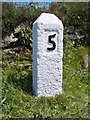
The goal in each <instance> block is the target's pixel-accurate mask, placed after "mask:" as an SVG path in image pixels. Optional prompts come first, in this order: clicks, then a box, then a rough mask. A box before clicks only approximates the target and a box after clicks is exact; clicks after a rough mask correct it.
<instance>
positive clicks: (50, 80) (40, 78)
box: [33, 13, 63, 97]
mask: <svg viewBox="0 0 90 120" xmlns="http://www.w3.org/2000/svg"><path fill="white" fill-rule="evenodd" d="M51 35H55V36H53V37H52V38H51V40H52V41H54V42H55V45H56V46H55V49H53V50H48V49H47V48H52V47H53V43H50V41H49V36H51ZM62 57H63V24H62V22H61V20H59V19H58V18H57V17H56V16H55V15H54V14H49V13H42V14H41V15H40V16H39V17H38V19H37V20H36V21H35V22H34V24H33V94H34V95H35V96H37V97H40V96H55V95H56V94H60V93H62Z"/></svg>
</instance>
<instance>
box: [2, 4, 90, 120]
mask: <svg viewBox="0 0 90 120" xmlns="http://www.w3.org/2000/svg"><path fill="white" fill-rule="evenodd" d="M34 5H35V4H29V5H28V6H27V7H16V5H15V4H12V3H3V15H2V20H3V38H4V37H5V36H6V35H8V34H10V33H11V32H12V31H14V28H15V27H16V26H17V25H18V24H20V23H22V22H25V23H26V22H27V23H28V25H29V26H30V27H26V28H25V29H21V31H19V32H18V33H15V32H14V36H15V37H17V38H18V41H19V43H18V44H20V43H21V45H22V44H23V45H24V46H25V47H24V48H23V49H22V50H20V51H19V52H17V51H14V52H11V53H5V52H4V51H0V55H2V81H3V82H2V101H1V103H0V105H2V117H3V118H32V119H34V120H35V119H38V120H40V119H41V120H42V119H43V118H46V119H48V120H49V119H52V118H54V119H55V118H60V119H61V118H72V119H73V118H79V119H81V118H88V89H89V88H88V87H89V86H88V83H89V79H88V70H87V68H86V66H85V64H84V62H85V61H84V59H83V57H84V56H85V55H87V54H88V50H89V52H90V49H89V47H88V42H86V41H88V35H87V25H88V20H87V17H85V15H86V14H88V13H87V11H86V10H87V5H86V3H85V4H83V3H80V6H82V5H83V6H82V7H80V8H79V5H78V4H77V3H74V4H73V3H71V4H68V3H51V6H50V8H48V9H47V8H46V9H44V11H45V12H51V13H54V14H56V15H57V16H58V17H59V18H60V19H61V20H62V21H63V23H64V26H65V30H64V57H63V94H61V95H56V96H55V97H41V98H35V97H33V96H32V49H31V47H30V46H29V45H31V42H32V41H31V38H32V30H31V28H32V23H33V21H34V20H35V19H36V18H37V17H38V16H39V15H40V13H41V12H43V9H42V8H37V9H36V7H35V6H34ZM6 8H8V9H6ZM76 8H77V9H76ZM11 11H12V12H11ZM83 15H84V17H83ZM84 18H85V19H84ZM79 21H80V22H79ZM11 25H12V26H11ZM69 25H73V26H74V28H75V29H77V30H78V31H79V32H80V34H81V35H84V36H85V37H83V41H84V42H83V43H81V42H78V43H77V46H76V47H73V40H70V39H69V37H67V27H68V26H69ZM83 31H85V32H84V33H83ZM77 41H80V39H78V40H77ZM12 51H13V49H12Z"/></svg>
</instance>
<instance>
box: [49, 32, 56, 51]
mask: <svg viewBox="0 0 90 120" xmlns="http://www.w3.org/2000/svg"><path fill="white" fill-rule="evenodd" d="M55 36H56V34H54V35H49V36H48V42H49V43H51V44H53V46H52V47H50V48H47V50H50V51H52V50H54V49H55V48H56V43H55V42H54V41H52V40H51V39H52V38H54V37H55Z"/></svg>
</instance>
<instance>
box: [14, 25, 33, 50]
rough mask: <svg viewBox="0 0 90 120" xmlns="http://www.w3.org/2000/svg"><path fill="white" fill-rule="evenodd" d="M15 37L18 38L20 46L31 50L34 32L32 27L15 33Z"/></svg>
mask: <svg viewBox="0 0 90 120" xmlns="http://www.w3.org/2000/svg"><path fill="white" fill-rule="evenodd" d="M14 36H15V37H16V38H18V44H19V45H22V46H25V47H27V48H31V46H32V30H31V28H30V27H26V28H23V29H21V30H20V31H19V32H18V33H14Z"/></svg>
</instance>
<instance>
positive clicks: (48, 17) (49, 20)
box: [34, 13, 63, 28]
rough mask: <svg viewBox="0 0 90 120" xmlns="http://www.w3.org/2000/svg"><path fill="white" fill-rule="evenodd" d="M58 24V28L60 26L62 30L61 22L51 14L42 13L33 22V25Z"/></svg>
mask: <svg viewBox="0 0 90 120" xmlns="http://www.w3.org/2000/svg"><path fill="white" fill-rule="evenodd" d="M36 23H37V24H38V23H39V24H40V23H41V24H58V25H59V26H61V28H63V24H62V21H61V20H60V19H59V18H58V17H57V16H55V15H54V14H51V13H42V14H41V15H40V16H39V17H38V18H37V19H36V21H35V22H34V24H36Z"/></svg>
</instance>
